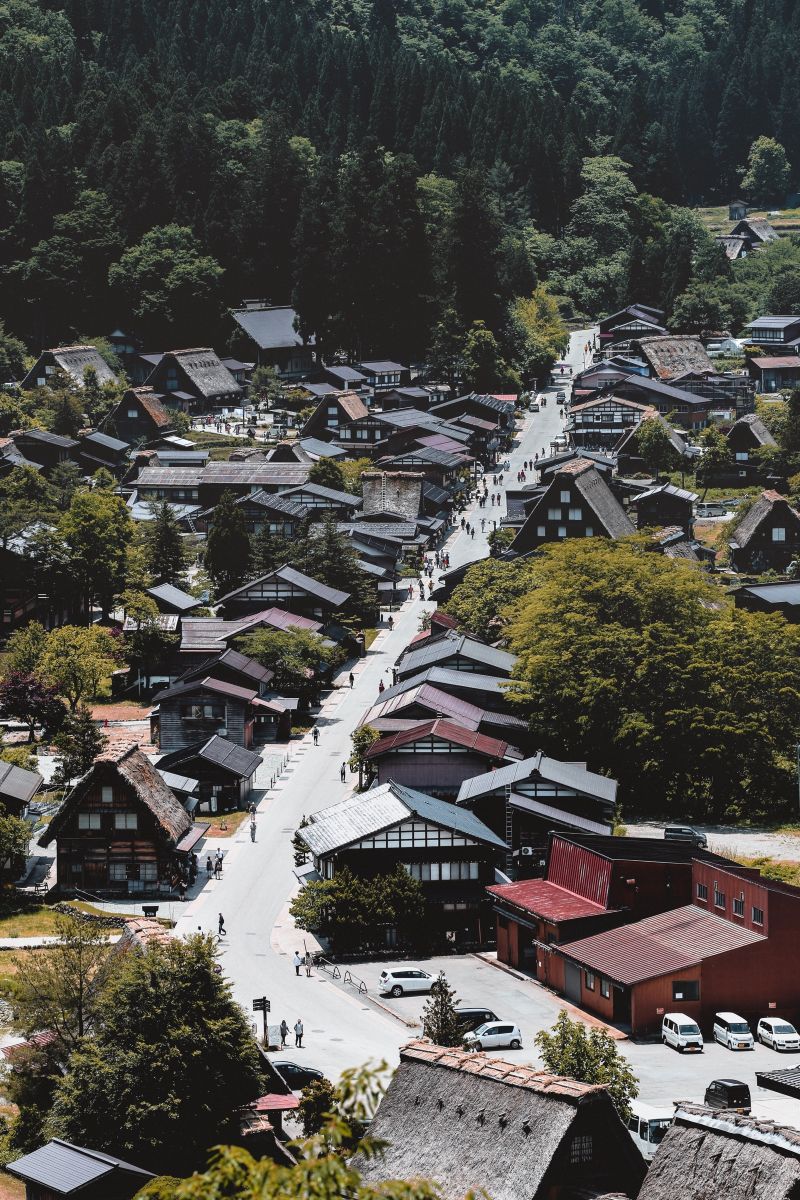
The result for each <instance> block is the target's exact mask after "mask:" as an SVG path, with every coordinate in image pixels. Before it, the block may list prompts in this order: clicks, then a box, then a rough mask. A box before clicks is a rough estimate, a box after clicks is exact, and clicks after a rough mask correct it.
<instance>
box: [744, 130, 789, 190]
mask: <svg viewBox="0 0 800 1200" xmlns="http://www.w3.org/2000/svg"><path fill="white" fill-rule="evenodd" d="M791 173H792V169H791V167H790V165H789V160H788V158H787V157H786V151H785V150H784V148H783V146H782V145H781V144H780V142H776V141H775V138H771V137H763V136H762V137H758V138H756V140H755V141H754V142H753V144H752V146H751V147H750V153H749V155H748V156H747V170H746V171H745V173H744V175H743V176H742V190H743V191H744V192H746V194H747V195H748V196H749V198H750V199H751V200H752V201H753V203H755V204H763V205H765V206H766V205H781V204H783V199H784V196H785V195H786V189H787V187H788V186H789V179H790V176H791Z"/></svg>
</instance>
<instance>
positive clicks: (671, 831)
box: [664, 825, 708, 849]
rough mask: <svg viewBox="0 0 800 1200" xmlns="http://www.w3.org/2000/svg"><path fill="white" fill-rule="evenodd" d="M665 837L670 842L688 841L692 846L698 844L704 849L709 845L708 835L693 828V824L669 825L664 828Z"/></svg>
mask: <svg viewBox="0 0 800 1200" xmlns="http://www.w3.org/2000/svg"><path fill="white" fill-rule="evenodd" d="M664 837H665V839H666V840H667V841H668V842H686V843H687V844H688V845H690V846H697V847H699V848H702V849H705V848H706V847H707V846H708V838H707V837H706V835H705V834H704V833H699V832H698V831H697V830H696V829H692V827H691V825H667V827H666V828H665V830H664Z"/></svg>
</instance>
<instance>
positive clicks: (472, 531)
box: [428, 525, 475, 586]
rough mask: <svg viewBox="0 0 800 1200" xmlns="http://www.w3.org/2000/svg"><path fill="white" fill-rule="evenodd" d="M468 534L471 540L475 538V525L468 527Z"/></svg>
mask: <svg viewBox="0 0 800 1200" xmlns="http://www.w3.org/2000/svg"><path fill="white" fill-rule="evenodd" d="M469 536H470V537H471V538H472V539H473V541H474V539H475V526H474V525H473V526H472V528H471V529H470V531H469ZM428 586H430V584H429V585H428Z"/></svg>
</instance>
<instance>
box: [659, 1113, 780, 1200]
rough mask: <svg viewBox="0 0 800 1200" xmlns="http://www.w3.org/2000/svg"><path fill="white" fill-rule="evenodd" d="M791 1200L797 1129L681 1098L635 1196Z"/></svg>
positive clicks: (688, 1198) (671, 1199) (705, 1199)
mask: <svg viewBox="0 0 800 1200" xmlns="http://www.w3.org/2000/svg"><path fill="white" fill-rule="evenodd" d="M676 1196H680V1197H681V1200H707V1198H708V1197H716V1196H724V1197H725V1200H790V1198H791V1200H797V1197H798V1196H800V1133H798V1131H797V1130H796V1129H789V1128H786V1127H784V1126H781V1125H776V1124H775V1123H774V1122H773V1121H760V1120H758V1119H757V1118H755V1117H744V1116H740V1115H739V1114H738V1113H733V1112H718V1111H716V1110H714V1109H709V1108H704V1107H702V1106H701V1105H693V1104H682V1105H681V1106H680V1107H679V1108H678V1109H677V1111H676V1113H675V1121H674V1122H673V1124H672V1126H671V1127H670V1129H668V1130H667V1134H666V1137H665V1138H664V1140H663V1142H662V1143H661V1145H660V1146H659V1148H658V1151H657V1152H656V1156H655V1158H654V1159H653V1162H652V1165H651V1167H650V1170H649V1172H648V1174H647V1178H646V1180H645V1182H644V1186H643V1188H642V1190H641V1191H640V1193H639V1200H667V1198H669V1200H673V1198H674V1197H676Z"/></svg>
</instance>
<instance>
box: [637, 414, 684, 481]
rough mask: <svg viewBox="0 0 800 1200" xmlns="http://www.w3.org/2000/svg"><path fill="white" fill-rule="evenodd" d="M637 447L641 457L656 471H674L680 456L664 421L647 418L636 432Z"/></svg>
mask: <svg viewBox="0 0 800 1200" xmlns="http://www.w3.org/2000/svg"><path fill="white" fill-rule="evenodd" d="M636 446H637V449H638V451H639V454H640V456H641V457H642V458H643V459H644V461H645V462H646V463H647V465H648V466H649V467H652V468H653V470H654V471H656V472H658V471H669V470H673V469H674V468H675V467H676V466H677V465H678V462H679V455H678V452H677V451H676V449H675V447H674V446H673V444H672V442H671V441H670V438H669V430H668V429H667V427H666V425H665V424H664V422H663V421H660V420H658V419H657V418H655V417H646V418H645V420H644V421H642V422H641V423H640V424H639V426H638V428H637V430H636Z"/></svg>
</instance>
